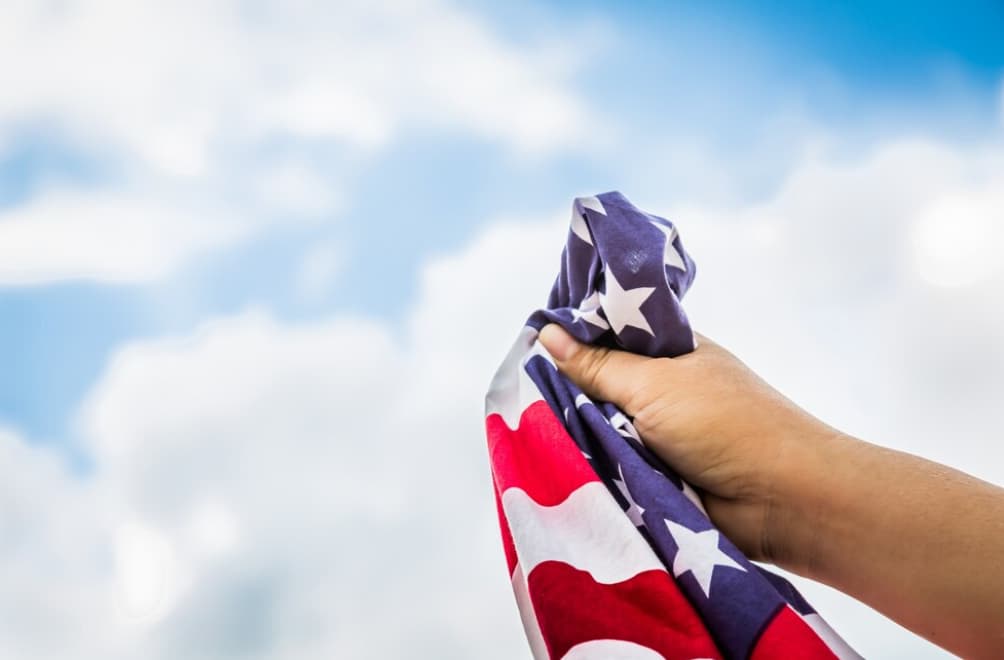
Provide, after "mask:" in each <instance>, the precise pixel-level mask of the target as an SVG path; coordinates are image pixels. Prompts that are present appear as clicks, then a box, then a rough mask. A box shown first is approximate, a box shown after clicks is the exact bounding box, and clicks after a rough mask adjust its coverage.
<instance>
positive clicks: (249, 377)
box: [0, 141, 1004, 658]
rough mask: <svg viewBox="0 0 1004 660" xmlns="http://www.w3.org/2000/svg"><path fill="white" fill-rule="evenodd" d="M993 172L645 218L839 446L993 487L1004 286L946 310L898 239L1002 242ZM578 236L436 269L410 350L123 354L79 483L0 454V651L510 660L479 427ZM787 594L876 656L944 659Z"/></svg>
mask: <svg viewBox="0 0 1004 660" xmlns="http://www.w3.org/2000/svg"><path fill="white" fill-rule="evenodd" d="M1001 162H1002V158H1001V154H1000V150H999V148H998V147H997V146H990V147H986V148H981V149H969V148H955V147H951V146H949V145H944V144H936V143H932V142H919V141H913V142H898V143H891V144H887V145H883V146H881V147H880V148H877V149H875V150H874V151H873V152H871V153H869V154H866V155H865V156H863V157H861V158H857V159H850V160H848V159H836V158H833V157H830V156H829V155H828V154H827V153H826V152H825V151H819V152H816V153H814V154H811V155H809V156H808V157H807V158H806V160H805V161H804V162H803V163H802V164H801V165H800V166H799V168H798V169H797V170H796V171H795V172H793V173H792V175H791V176H790V177H789V178H788V179H787V181H786V183H785V185H784V186H782V188H781V189H780V190H779V191H778V193H777V195H776V196H775V197H774V198H773V199H771V200H770V201H768V202H766V203H764V204H760V205H756V206H753V207H748V208H734V209H724V210H723V209H709V208H693V207H691V208H686V207H681V208H677V209H676V210H675V211H674V210H673V209H671V208H669V207H662V208H660V207H659V206H658V205H646V208H649V209H650V210H652V211H655V212H662V211H665V212H664V213H660V214H662V215H667V216H669V217H671V218H673V219H674V220H675V221H677V222H678V223H679V224H680V226H681V233H682V235H683V237H684V241H685V243H686V244H687V246H688V248H689V249H690V250H691V252H692V253H693V254H694V255H695V257H696V258H697V260H698V263H699V268H700V274H699V276H698V280H697V285H696V287H695V290H694V292H693V293H692V295H691V297H690V298H689V299H688V302H687V304H688V309H689V310H690V313H691V316H692V318H693V319H694V320H695V323H696V325H697V327H698V329H699V330H701V331H702V332H705V333H707V334H709V335H711V336H713V337H715V338H717V339H719V340H720V341H722V342H723V343H725V344H726V345H728V346H730V347H731V348H733V349H735V350H736V351H737V352H738V353H739V354H740V355H741V356H742V357H743V358H744V359H746V360H747V361H748V362H750V363H751V364H752V365H753V366H754V367H755V368H756V369H757V370H759V371H760V372H762V373H763V374H764V375H765V376H766V377H767V378H768V380H770V381H771V382H774V383H775V384H777V385H778V386H780V387H781V389H782V390H783V391H785V392H787V393H789V394H792V395H794V398H795V399H796V400H798V401H800V402H802V403H803V404H805V405H806V406H807V407H808V408H809V409H810V410H812V411H814V412H816V413H818V414H820V415H821V416H822V417H823V418H824V419H827V421H830V422H832V423H835V424H837V425H839V426H841V427H843V428H845V429H846V430H849V431H851V432H855V433H858V434H860V435H862V436H864V437H866V438H868V439H870V440H873V441H878V442H882V443H885V444H889V445H891V446H896V447H901V448H905V449H908V450H912V451H916V452H918V453H921V454H925V455H928V456H931V457H933V458H936V459H938V460H942V461H944V462H948V463H950V464H954V465H956V466H958V467H961V468H963V469H966V470H967V471H969V472H972V473H974V474H977V475H979V476H982V477H984V478H987V479H990V480H994V481H998V482H1002V481H1004V471H1002V469H1001V468H1000V466H1001V465H1004V462H1002V461H1000V460H994V459H995V458H996V459H999V458H1001V457H1000V456H999V455H998V454H999V452H998V451H996V450H995V449H993V447H992V444H991V443H988V442H986V434H987V433H988V432H989V431H988V430H989V429H994V428H1000V427H1001V425H1002V423H1004V419H1002V418H1001V413H1000V412H999V401H1000V399H1001V397H1002V395H1004V359H1001V358H1000V357H997V356H1000V355H1001V354H1002V353H1004V352H1002V351H1000V339H999V338H1000V337H1001V336H1004V314H1002V313H1001V312H1000V311H999V305H997V304H996V301H998V300H999V296H1000V291H1001V290H1002V287H1004V273H1001V271H1000V270H999V269H997V270H993V269H989V270H987V269H981V270H980V271H979V278H976V277H968V278H966V280H965V281H955V282H954V286H953V287H951V288H946V287H944V286H942V285H941V284H940V283H939V284H937V285H934V284H932V283H931V282H930V281H929V280H930V279H931V278H929V277H927V276H926V271H925V270H924V269H923V268H921V269H920V270H918V264H920V265H921V266H922V265H923V264H924V263H925V261H926V260H925V259H923V258H921V259H919V260H918V253H917V252H916V251H917V250H918V249H919V248H918V247H917V246H918V245H920V246H921V248H922V249H923V250H927V249H928V248H929V243H930V241H928V239H927V238H924V239H922V240H920V242H919V243H918V242H917V241H918V240H919V239H916V238H915V236H916V235H917V232H920V234H919V235H921V236H925V235H926V234H925V232H926V231H928V230H927V229H925V227H926V226H927V224H926V223H928V222H929V218H930V217H943V216H942V215H939V214H941V213H942V211H939V210H938V209H942V208H943V207H942V205H945V204H954V205H955V206H954V207H953V208H956V209H959V210H958V211H957V212H956V213H964V212H966V209H970V208H972V209H977V210H978V211H979V212H978V213H976V212H975V211H974V212H973V213H974V214H973V216H972V217H973V218H982V217H992V218H997V217H1000V212H1001V210H1002V209H1001V207H1000V206H999V205H998V206H995V204H999V201H995V200H998V199H999V198H998V197H997V196H996V195H995V193H994V191H995V190H997V189H999V183H998V182H999V180H1000V176H1001V173H1002V172H1004V167H1001ZM584 192H585V191H584ZM959 200H967V201H966V203H965V204H961V203H960V202H959ZM932 214H934V215H933V216H932ZM950 215H951V214H950ZM960 217H961V216H960ZM565 218H566V214H565V213H564V212H563V211H562V212H560V213H557V214H555V220H554V221H547V222H540V223H531V224H526V223H517V222H513V221H505V220H503V221H499V222H497V223H496V224H495V225H493V227H492V228H491V229H489V230H488V231H486V232H485V233H483V234H482V235H481V236H480V237H479V238H478V239H477V240H475V241H474V242H473V243H471V244H470V245H469V246H468V247H467V248H465V249H464V250H463V251H461V252H460V253H458V254H456V255H452V256H449V257H445V258H442V259H439V260H437V261H435V262H433V263H430V264H427V266H426V267H425V268H424V269H423V270H422V273H421V280H420V281H421V286H420V294H419V295H418V297H417V298H416V300H415V302H414V307H413V308H412V310H411V312H410V314H409V315H408V317H407V318H406V320H405V321H404V322H403V324H402V326H401V327H400V328H391V327H389V326H388V325H386V324H384V323H378V322H374V321H369V320H365V319H358V318H347V317H334V318H331V319H328V320H322V321H315V322H310V323H296V324H294V323H282V322H279V321H276V320H275V319H273V318H272V317H271V316H270V315H268V314H267V313H265V312H262V311H255V310H251V311H248V312H245V313H243V314H240V315H237V316H234V317H230V318H223V319H219V320H216V321H213V322H209V323H207V324H205V325H204V326H202V328H201V329H200V330H199V331H198V332H196V333H194V334H193V335H191V336H183V337H176V338H165V339H157V340H145V341H141V342H137V343H134V344H131V345H129V346H126V347H124V348H122V349H121V350H119V351H118V352H117V353H116V355H115V357H114V358H113V359H112V360H111V362H110V363H109V365H108V368H107V370H106V371H105V373H104V375H103V377H102V378H101V380H100V381H99V382H98V383H97V384H96V385H95V387H94V389H93V390H92V392H91V393H90V395H89V397H88V398H87V401H86V402H85V405H84V406H83V408H82V411H81V417H80V429H81V433H82V435H83V437H84V438H85V447H86V449H87V450H88V451H89V453H90V454H91V456H92V457H93V460H94V462H95V471H94V473H93V474H92V475H90V476H89V477H87V478H85V479H81V478H79V477H74V476H71V475H69V474H67V473H66V472H65V471H62V470H60V469H57V468H56V467H54V466H53V459H52V456H51V455H50V452H48V451H47V450H43V449H31V448H28V447H26V446H25V445H24V443H23V441H22V440H20V439H17V438H13V437H10V436H7V437H5V438H0V440H2V442H0V449H2V450H3V451H4V452H6V454H7V459H8V460H5V461H2V462H0V466H3V467H2V468H0V470H3V472H4V474H3V475H2V476H3V479H0V483H3V484H4V488H5V490H0V493H14V494H13V495H11V496H10V497H8V501H9V502H8V504H9V503H10V502H13V503H14V504H9V505H8V506H7V507H6V508H5V511H7V510H9V511H12V512H13V514H12V515H11V516H10V519H11V520H14V521H15V523H14V524H13V526H12V528H11V529H12V531H10V532H9V533H6V534H5V535H4V538H5V541H6V544H5V545H3V546H0V547H2V549H3V550H2V551H3V552H5V555H4V559H5V561H3V562H0V565H2V566H3V568H2V569H0V570H3V571H4V573H5V575H8V576H11V580H12V581H11V582H10V583H9V584H11V585H12V587H11V589H9V590H5V591H4V592H3V593H2V594H0V611H3V612H14V613H15V614H16V617H15V618H14V619H11V620H10V621H13V623H9V629H5V630H4V632H5V634H3V635H0V639H3V640H4V642H3V643H5V644H7V647H6V648H3V649H2V650H4V651H9V652H10V653H8V654H10V655H14V656H25V655H30V656H32V657H35V656H41V657H45V655H46V654H47V653H48V654H49V655H53V656H56V655H59V652H60V651H63V653H64V654H65V652H66V650H67V649H73V651H74V654H75V655H76V656H78V657H102V658H108V657H110V658H114V657H135V656H142V657H152V658H157V657H182V656H183V657H216V658H219V657H228V656H234V655H242V654H243V655H248V654H251V655H257V656H259V657H276V658H279V657H283V658H284V657H303V658H309V657H332V656H334V657H362V656H365V657H374V658H379V657H401V656H403V655H409V656H413V657H424V656H430V657H432V656H434V657H443V658H448V657H458V658H460V657H464V658H467V657H479V658H481V657H484V658H490V657H499V658H510V657H521V656H525V655H526V652H527V651H526V646H525V643H524V641H523V639H522V634H521V632H520V630H519V624H518V618H517V616H516V612H515V608H514V605H513V602H512V596H511V594H510V593H509V587H508V583H507V582H506V579H505V569H504V562H503V560H502V556H501V546H500V543H499V540H498V532H497V529H496V521H495V517H494V510H493V506H492V502H491V486H490V482H489V476H488V466H487V458H486V456H485V450H484V438H483V429H482V420H481V409H482V408H481V398H482V393H483V391H484V388H485V386H486V384H487V380H488V378H489V376H490V374H491V372H492V371H493V369H494V367H495V366H496V364H497V362H498V361H499V360H500V359H501V357H502V354H503V353H504V351H505V349H506V347H507V346H508V344H509V342H510V341H511V339H512V337H513V336H514V335H515V333H516V330H517V329H518V327H519V325H520V324H521V323H522V321H523V320H524V318H525V317H526V315H527V314H528V312H529V311H530V310H531V309H532V308H534V307H535V306H536V305H539V304H542V303H543V302H544V300H545V299H546V295H547V293H548V287H549V285H550V282H551V280H552V278H553V276H554V273H555V269H556V266H557V261H558V253H559V251H560V245H561V242H562V241H563V237H564V231H565V229H564V226H563V223H564V221H565ZM962 222H963V223H969V224H967V226H970V224H971V226H976V227H982V226H983V225H982V224H981V223H982V222H983V221H982V220H979V219H975V220H972V219H970V218H969V216H966V217H963V218H962ZM944 231H945V232H947V233H948V235H951V232H952V231H953V226H951V224H950V225H949V226H948V227H946V228H945V229H944ZM924 241H928V243H925V242H924ZM987 241H997V243H994V244H993V247H994V249H997V250H999V249H1000V248H1002V247H1004V245H1001V244H1000V241H1001V237H1000V236H999V234H992V233H990V234H986V235H984V236H982V240H981V241H961V242H960V243H958V246H961V247H957V248H956V249H957V250H959V251H960V253H965V254H968V252H967V250H969V251H972V254H975V255H979V254H983V252H984V251H985V249H986V248H985V246H984V245H983V243H985V242H987ZM930 244H931V245H936V243H930ZM924 246H928V247H924ZM953 254H955V253H953ZM952 259H953V260H958V262H959V263H962V261H964V259H963V257H962V256H959V254H955V256H953V257H952ZM952 263H955V261H953V262H952ZM980 278H982V279H980ZM946 438H950V441H949V440H946ZM8 473H9V474H8ZM29 502H30V503H31V504H28V503H29ZM67 512H71V513H72V515H67ZM17 521H19V522H17ZM18 548H23V549H24V550H20V551H19V550H17V549H18ZM70 548H72V552H71V551H70V550H69V549H70ZM95 558H97V559H95ZM14 576H16V579H15V578H14ZM5 584H7V582H5ZM799 584H800V586H801V587H802V588H803V590H804V591H805V592H806V593H807V595H808V596H809V598H810V600H812V601H813V602H814V603H815V604H816V606H817V607H818V608H819V609H820V611H821V612H822V614H823V615H824V616H825V617H826V618H827V619H829V620H830V621H831V623H832V624H833V625H834V627H835V628H836V629H837V630H839V631H840V632H841V633H842V634H843V635H844V636H845V637H846V638H847V639H848V640H849V641H850V642H851V643H852V644H853V645H855V646H856V647H857V648H858V649H859V650H860V651H862V652H864V653H865V655H879V656H881V655H887V656H888V655H900V656H903V655H909V656H911V657H939V656H940V655H941V654H940V653H939V652H938V651H937V650H935V649H934V648H933V647H932V646H931V645H929V644H927V643H926V642H923V641H921V640H919V639H918V638H916V637H914V636H912V635H910V634H908V633H906V632H904V631H902V630H901V629H899V628H898V627H896V626H894V625H893V624H891V623H889V622H887V621H885V620H884V619H883V618H882V617H880V616H878V615H877V614H875V613H874V612H872V611H871V610H869V609H868V608H866V607H864V606H862V605H860V604H856V603H854V602H853V601H851V600H850V599H848V598H846V597H844V596H841V595H839V594H836V593H835V592H833V591H832V590H829V589H827V588H825V587H821V586H819V585H813V584H811V583H807V582H805V581H799ZM25 594H28V595H29V596H30V597H29V598H27V599H25ZM40 594H46V596H45V597H42V596H40ZM51 602H56V603H58V606H56V607H53V606H51ZM0 621H7V620H5V619H4V618H3V617H0ZM0 625H4V624H2V623H0ZM43 630H60V631H61V634H60V636H59V637H58V638H56V639H53V638H52V637H51V636H45V635H43V634H42V632H41V631H43Z"/></svg>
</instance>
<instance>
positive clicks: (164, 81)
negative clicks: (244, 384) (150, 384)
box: [0, 0, 600, 285]
mask: <svg viewBox="0 0 1004 660" xmlns="http://www.w3.org/2000/svg"><path fill="white" fill-rule="evenodd" d="M584 58H585V52H584V51H583V50H582V48H581V47H580V46H579V45H577V44H576V43H575V41H574V40H573V37H572V36H568V37H564V36H560V35H550V36H547V37H546V38H544V39H543V40H541V41H539V42H537V43H534V42H532V41H530V40H528V39H522V40H521V41H518V42H517V41H515V40H513V39H511V38H508V37H505V36H503V35H502V34H500V33H498V32H497V31H496V30H495V29H493V28H492V26H490V25H489V24H488V23H486V22H485V21H484V20H482V19H481V18H480V17H479V16H477V15H476V14H474V13H473V12H471V11H469V10H467V9H464V8H461V7H458V6H455V5H453V4H451V3H447V2H438V1H437V0H428V1H422V2H409V3H401V2H392V1H383V2H355V1H354V2H342V3H337V4H336V5H332V4H330V3H311V2H298V3H295V4H294V5H292V6H291V5H290V4H289V3H268V2H266V3H252V4H251V5H247V4H241V3H231V2H224V1H215V0H214V1H211V2H180V3H171V4H169V5H165V4H163V3H158V2H117V1H115V0H102V1H100V2H76V1H74V2H66V3H35V2H13V3H4V4H3V6H2V7H0V88H2V89H3V90H4V93H5V98H6V99H7V102H5V103H4V104H3V105H2V107H0V149H2V145H4V144H5V143H7V142H11V143H13V138H15V137H18V136H23V135H31V134H35V133H39V132H41V133H42V134H44V135H46V136H49V137H50V138H56V139H57V143H59V144H61V145H62V146H64V147H66V148H68V149H72V150H75V151H82V152H83V153H86V154H89V155H90V156H91V157H93V158H94V159H96V160H98V161H100V162H102V163H105V164H107V168H108V169H109V170H110V171H112V172H115V173H116V175H115V176H114V177H108V180H105V181H101V182H99V183H98V184H95V185H93V186H91V187H85V188H83V189H81V188H74V187H71V186H68V185H67V184H65V182H64V183H58V182H48V185H46V186H43V187H41V191H40V192H39V193H37V194H35V195H34V196H32V197H29V198H28V199H27V200H25V201H24V202H23V203H22V205H21V206H18V207H14V208H12V209H7V210H6V211H5V212H4V213H3V214H2V215H0V237H3V238H5V239H6V238H10V241H7V240H4V241H3V243H4V246H5V247H4V248H0V250H2V252H0V256H2V257H12V258H11V259H9V260H8V259H6V258H5V259H3V261H4V264H3V266H2V267H0V284H3V285H18V284H26V283H31V284H37V283H44V282H48V281H54V280H63V279H90V280H96V281H102V282H144V281H150V280H152V279H158V278H163V277H166V276H169V275H170V274H171V273H172V272H174V271H175V270H176V269H178V268H179V267H181V266H183V265H184V263H185V262H186V261H187V260H188V259H189V258H191V257H192V256H193V255H197V254H199V253H204V252H206V251H209V250H218V249H220V248H222V247H225V246H227V245H231V244H232V243H233V241H235V240H240V239H241V238H245V237H248V236H254V235H255V234H256V233H258V232H261V231H263V230H264V229H266V228H268V227H270V226H275V225H274V223H275V222H277V221H278V220H281V221H282V222H283V223H285V224H289V223H291V222H297V221H304V220H308V221H316V220H318V219H321V220H330V219H331V218H332V217H333V216H335V215H336V214H337V212H338V210H339V208H340V200H341V199H342V194H340V191H341V190H342V188H343V186H344V181H345V180H346V179H348V178H350V177H351V176H353V175H356V174H358V172H359V171H360V169H361V167H363V166H365V163H366V162H367V161H366V158H367V156H368V155H371V154H374V153H377V152H379V151H380V150H381V149H385V148H387V147H388V145H390V144H392V143H393V142H394V141H395V140H396V139H398V138H399V137H400V136H402V135H405V134H420V133H422V132H423V131H435V132H437V133H448V134H456V135H461V136H464V137H467V138H473V139H477V140H482V141H486V142H488V143H491V144H498V145H501V146H502V147H503V148H504V149H506V150H508V151H510V152H513V153H517V154H522V155H529V156H545V155H549V154H553V153H565V152H568V151H576V152H581V151H584V150H588V148H589V146H588V145H590V144H591V141H590V140H589V136H590V134H591V133H593V132H595V130H594V129H595V128H596V127H597V126H598V124H599V122H600V119H599V118H598V117H597V116H595V114H594V113H593V111H592V110H591V109H589V108H588V107H587V106H586V104H585V103H584V101H583V100H582V98H580V96H579V94H578V93H577V92H576V91H575V90H574V88H573V80H572V78H573V74H574V68H575V65H576V63H577V62H579V61H581V60H583V59H584ZM27 63H30V65H28V64H27ZM221 213H225V215H226V216H227V217H226V218H225V219H224V221H223V222H220V219H219V218H218V217H217V216H218V215H220V214H221ZM234 219H238V220H239V223H240V225H242V226H237V225H235V224H234V222H233V221H234ZM160 247H163V249H160Z"/></svg>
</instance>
